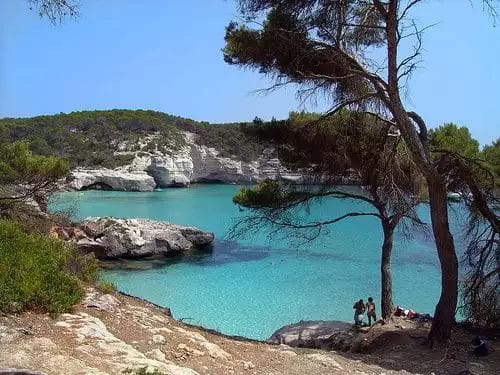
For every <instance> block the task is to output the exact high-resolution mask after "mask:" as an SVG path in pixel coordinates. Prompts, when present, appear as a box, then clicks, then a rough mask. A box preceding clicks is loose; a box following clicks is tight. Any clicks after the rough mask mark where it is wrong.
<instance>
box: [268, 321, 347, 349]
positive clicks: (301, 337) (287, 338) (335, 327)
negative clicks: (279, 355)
mask: <svg viewBox="0 0 500 375" xmlns="http://www.w3.org/2000/svg"><path fill="white" fill-rule="evenodd" d="M351 329H352V324H351V323H346V322H340V321H336V320H333V321H324V320H314V321H305V320H301V321H300V322H298V323H294V324H290V325H287V326H284V327H282V328H280V329H278V330H277V331H276V332H274V333H273V335H272V336H271V337H270V338H269V340H268V342H270V343H273V344H285V345H288V346H294V347H301V348H318V349H331V347H332V345H333V342H334V341H335V337H336V335H338V334H339V333H343V332H347V331H350V330H351Z"/></svg>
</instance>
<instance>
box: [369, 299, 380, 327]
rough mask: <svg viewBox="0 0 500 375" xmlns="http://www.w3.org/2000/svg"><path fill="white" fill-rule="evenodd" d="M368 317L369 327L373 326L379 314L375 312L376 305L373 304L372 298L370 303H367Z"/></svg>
mask: <svg viewBox="0 0 500 375" xmlns="http://www.w3.org/2000/svg"><path fill="white" fill-rule="evenodd" d="M366 315H367V316H368V325H370V326H371V325H372V318H373V324H375V322H376V321H377V313H376V312H375V303H374V302H373V298H372V297H368V302H367V303H366Z"/></svg>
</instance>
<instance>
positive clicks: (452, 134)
mask: <svg viewBox="0 0 500 375" xmlns="http://www.w3.org/2000/svg"><path fill="white" fill-rule="evenodd" d="M429 145H430V147H431V151H432V150H447V151H451V152H456V153H457V154H460V155H462V156H465V157H468V158H477V157H479V142H478V141H477V140H475V139H474V138H472V135H471V134H470V132H469V129H468V128H467V127H465V126H462V127H458V126H457V125H455V124H453V123H447V124H444V125H441V126H439V127H438V128H436V129H431V131H430V132H429Z"/></svg>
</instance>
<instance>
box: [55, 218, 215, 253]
mask: <svg viewBox="0 0 500 375" xmlns="http://www.w3.org/2000/svg"><path fill="white" fill-rule="evenodd" d="M53 234H54V235H55V236H57V237H59V238H61V239H63V240H65V241H70V242H74V243H76V245H77V247H78V250H79V251H80V252H81V253H83V254H88V253H93V254H94V255H95V257H96V258H98V259H123V258H128V259H137V258H147V257H152V256H167V257H168V256H173V255H178V254H181V253H183V252H189V251H195V250H202V249H206V248H209V247H210V245H211V244H212V242H213V240H214V234H213V233H209V232H204V231H202V230H200V229H198V228H195V227H185V226H180V225H175V224H172V223H168V222H164V221H154V220H148V219H118V218H112V217H101V218H90V219H87V220H84V221H83V222H81V223H78V224H76V225H75V226H72V227H56V228H54V229H53Z"/></svg>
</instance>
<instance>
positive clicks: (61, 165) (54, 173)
mask: <svg viewBox="0 0 500 375" xmlns="http://www.w3.org/2000/svg"><path fill="white" fill-rule="evenodd" d="M67 173H68V163H67V162H66V161H64V160H62V159H61V158H58V157H55V156H38V155H33V154H32V153H31V151H30V150H29V148H28V145H27V144H26V143H25V142H14V143H12V144H10V145H5V146H3V147H2V148H1V149H0V184H43V183H44V182H46V181H53V180H57V179H59V178H61V177H63V176H64V175H66V174H67Z"/></svg>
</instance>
